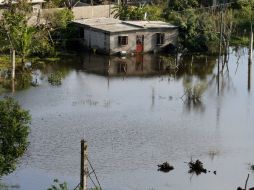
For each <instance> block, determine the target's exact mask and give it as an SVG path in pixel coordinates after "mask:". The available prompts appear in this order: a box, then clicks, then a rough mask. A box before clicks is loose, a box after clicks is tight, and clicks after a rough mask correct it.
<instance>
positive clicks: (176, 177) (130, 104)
mask: <svg viewBox="0 0 254 190" xmlns="http://www.w3.org/2000/svg"><path fill="white" fill-rule="evenodd" d="M241 51H242V50H241ZM223 59H224V60H225V58H223ZM237 60H239V61H238V62H237ZM241 63H244V64H241ZM227 64H228V65H226V64H224V66H223V64H220V65H219V72H218V71H217V69H218V68H217V57H213V56H211V57H210V56H208V57H207V56H188V57H183V56H180V55H178V56H177V57H168V56H167V55H158V54H157V55H139V56H135V55H134V56H130V57H126V58H121V57H108V56H101V55H78V56H75V57H72V58H69V60H68V59H67V58H66V59H62V60H59V61H58V62H57V63H55V64H45V67H42V68H41V69H40V72H41V74H39V75H38V76H37V81H39V85H38V86H37V87H36V88H33V87H32V88H30V89H29V90H25V91H16V92H15V93H14V96H15V98H16V99H18V100H19V102H21V103H22V105H23V106H24V107H26V108H27V109H29V110H31V114H32V116H33V122H32V130H31V136H30V142H31V146H30V147H29V156H28V157H27V158H24V161H22V162H23V163H24V162H25V163H27V164H28V166H27V167H29V169H30V168H32V169H30V170H29V169H27V168H26V167H25V166H23V167H21V169H20V170H19V171H17V173H16V174H15V175H17V176H19V178H18V179H17V178H15V179H17V180H16V181H19V183H21V189H26V190H27V189H37V187H38V186H39V187H45V183H46V184H47V182H45V181H48V182H50V183H51V182H52V178H54V177H57V178H59V179H62V177H63V175H67V176H71V177H70V178H71V180H68V182H69V181H70V183H72V182H73V183H72V184H73V186H74V185H75V186H76V185H77V183H76V182H77V181H78V179H79V162H80V158H79V140H80V137H81V136H82V135H83V134H84V133H85V135H86V139H87V140H88V142H89V155H90V156H91V159H92V161H93V163H94V164H95V168H96V171H97V173H98V175H99V176H100V179H102V184H103V187H105V189H111V190H116V189H119V187H121V188H122V189H123V190H130V189H142V190H143V189H149V188H150V187H154V188H155V189H161V190H166V189H169V188H172V189H190V190H196V189H207V190H211V189H214V188H215V189H234V188H235V187H237V185H239V181H237V180H239V179H241V177H242V174H243V173H245V172H246V170H245V168H243V167H242V164H243V163H244V162H245V161H246V162H248V161H251V160H252V159H253V157H254V155H253V150H252V148H251V146H250V145H251V144H253V143H254V142H253V137H252V136H253V133H254V131H253V127H252V125H253V113H254V112H253V106H252V105H253V97H252V95H251V93H247V89H246V86H247V82H248V81H247V74H248V73H247V71H248V69H249V70H251V69H253V67H251V68H248V64H247V59H246V55H245V54H244V55H243V56H241V57H240V58H239V56H236V52H235V51H232V52H231V54H230V57H229V58H228V63H227ZM227 67H228V69H227ZM223 68H224V69H223ZM58 70H62V71H64V70H66V71H67V72H66V76H65V77H64V78H63V81H62V84H61V85H60V86H57V87H54V86H51V85H50V84H49V83H48V81H47V76H48V75H49V74H51V73H54V72H56V71H58ZM222 70H223V72H221V71H222ZM217 72H218V73H217ZM218 74H219V76H220V79H221V80H220V83H219V84H220V91H221V93H220V96H217V84H218V83H217V80H216V77H217V75H218ZM40 79H42V80H40ZM123 79H124V80H123ZM250 80H251V79H250ZM109 85H110V88H108V86H109ZM199 86H201V87H202V88H201V87H199ZM198 91H201V92H202V93H200V94H201V95H200V97H201V98H200V103H197V102H199V101H197V100H196V99H194V100H193V99H189V100H191V101H189V102H188V101H186V103H184V102H183V101H182V100H181V99H180V97H181V96H182V95H183V94H185V92H188V93H189V97H191V96H192V95H193V94H194V95H195V94H198ZM186 97H188V96H186ZM183 100H184V101H185V100H188V98H187V99H185V98H183ZM246 108H247V109H246ZM199 113H202V114H199ZM235 139H237V140H235ZM52 142H54V143H52ZM77 147H78V148H77ZM191 157H195V158H200V159H202V161H204V163H205V164H206V165H207V166H208V167H209V168H214V169H215V168H216V169H218V175H220V176H223V180H221V179H222V178H220V177H216V176H212V177H211V175H209V176H208V175H207V176H204V177H202V176H201V177H197V178H196V177H194V178H193V180H192V182H191V184H190V183H189V182H188V178H189V175H188V174H187V169H188V168H186V164H183V163H184V162H185V161H188V160H189V159H190V158H191ZM166 160H168V161H172V162H173V163H174V164H175V165H176V166H177V169H176V170H175V171H174V172H172V174H171V175H161V174H158V172H156V164H157V163H160V162H162V161H166ZM209 165H212V166H211V167H210V166H209ZM232 166H234V170H235V171H236V172H235V173H233V172H232ZM36 169H41V170H39V171H37V172H38V173H39V174H38V175H37V176H40V177H41V176H43V177H42V178H38V179H42V180H41V182H38V183H40V184H39V185H38V184H34V186H33V187H34V188H33V187H32V188H31V186H32V185H31V182H33V181H36V180H31V177H33V176H36V175H34V173H36V171H34V170H36ZM184 171H185V172H184ZM45 176H46V177H45ZM47 176H50V177H47ZM24 178H25V180H24ZM34 178H35V177H34ZM48 178H50V179H48ZM8 179H10V181H11V180H12V179H14V177H13V176H10V177H9V178H8ZM32 179H33V178H32ZM43 179H44V180H43ZM12 181H14V180H12ZM36 182H37V181H36ZM43 185H44V186H43ZM169 186H170V187H169ZM41 189H42V188H41ZM44 189H46V187H45V188H44Z"/></svg>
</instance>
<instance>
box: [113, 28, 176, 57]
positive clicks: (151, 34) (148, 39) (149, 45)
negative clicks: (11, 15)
mask: <svg viewBox="0 0 254 190" xmlns="http://www.w3.org/2000/svg"><path fill="white" fill-rule="evenodd" d="M156 33H164V34H165V39H164V44H163V45H157V44H156V42H157V38H156ZM119 35H127V36H128V45H125V46H120V45H119V44H118V36H119ZM137 35H144V52H151V51H161V50H162V49H163V48H164V47H166V46H167V45H169V44H173V45H176V44H177V37H178V30H177V29H167V30H165V29H164V30H160V29H153V30H147V31H144V32H141V31H138V32H125V33H119V34H114V35H111V36H110V53H111V54H114V53H117V52H120V51H126V52H128V53H132V52H135V51H136V36H137Z"/></svg>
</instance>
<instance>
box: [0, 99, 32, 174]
mask: <svg viewBox="0 0 254 190" xmlns="http://www.w3.org/2000/svg"><path fill="white" fill-rule="evenodd" d="M30 121H31V116H30V115H29V112H28V111H26V110H24V109H22V108H21V106H20V105H19V104H18V103H17V102H16V101H15V100H13V99H12V98H5V99H3V100H0V176H2V175H6V174H9V173H11V172H12V171H14V170H15V167H16V162H17V160H18V158H19V157H21V156H22V155H23V154H24V152H25V151H26V148H27V146H28V140H27V137H28V134H29V123H30Z"/></svg>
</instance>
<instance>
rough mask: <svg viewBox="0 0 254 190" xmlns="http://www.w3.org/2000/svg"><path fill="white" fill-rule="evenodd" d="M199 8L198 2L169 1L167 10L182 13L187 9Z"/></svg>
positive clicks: (188, 0) (186, 0)
mask: <svg viewBox="0 0 254 190" xmlns="http://www.w3.org/2000/svg"><path fill="white" fill-rule="evenodd" d="M197 7H200V2H199V1H198V0H170V1H169V3H168V8H169V9H170V10H173V11H182V10H185V9H189V8H197Z"/></svg>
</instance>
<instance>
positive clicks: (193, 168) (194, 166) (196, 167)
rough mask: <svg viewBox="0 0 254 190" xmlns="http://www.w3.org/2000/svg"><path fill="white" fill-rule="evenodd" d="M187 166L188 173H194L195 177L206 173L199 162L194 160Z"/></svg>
mask: <svg viewBox="0 0 254 190" xmlns="http://www.w3.org/2000/svg"><path fill="white" fill-rule="evenodd" d="M188 165H189V167H190V170H189V173H196V174H197V175H199V174H201V173H207V170H206V169H205V168H204V167H203V163H202V162H201V161H199V160H196V162H193V161H192V160H191V161H190V162H189V163H188Z"/></svg>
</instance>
